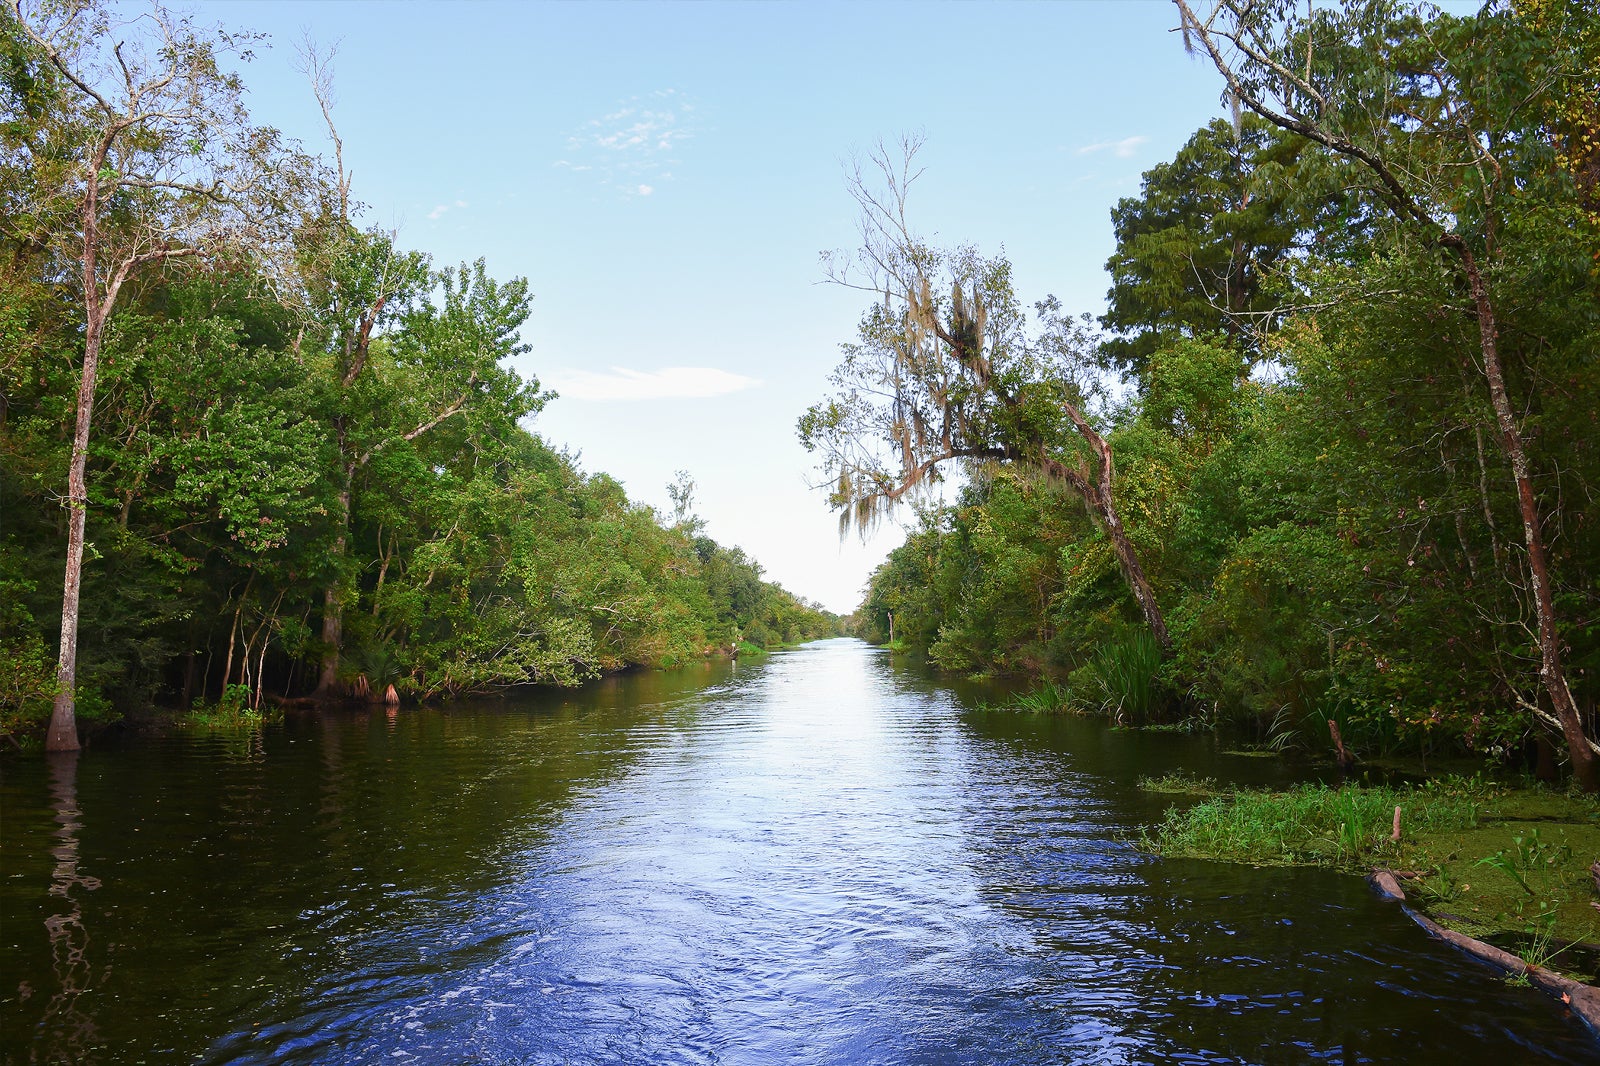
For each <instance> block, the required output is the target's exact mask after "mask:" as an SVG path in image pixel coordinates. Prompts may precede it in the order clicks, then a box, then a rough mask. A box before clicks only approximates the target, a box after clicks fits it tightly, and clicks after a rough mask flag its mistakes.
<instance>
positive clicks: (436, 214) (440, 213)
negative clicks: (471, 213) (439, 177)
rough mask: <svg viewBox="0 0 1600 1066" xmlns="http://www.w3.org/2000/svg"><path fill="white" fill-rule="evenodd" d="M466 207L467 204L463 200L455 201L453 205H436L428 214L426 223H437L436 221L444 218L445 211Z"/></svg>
mask: <svg viewBox="0 0 1600 1066" xmlns="http://www.w3.org/2000/svg"><path fill="white" fill-rule="evenodd" d="M466 206H467V202H466V201H465V200H457V201H456V202H455V203H454V204H438V205H436V206H435V207H434V209H433V210H432V211H429V212H428V221H429V222H437V221H439V219H441V218H443V217H444V215H445V213H446V212H447V211H450V210H453V209H454V208H457V207H466Z"/></svg>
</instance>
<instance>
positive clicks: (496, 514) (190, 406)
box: [0, 4, 840, 746]
mask: <svg viewBox="0 0 1600 1066" xmlns="http://www.w3.org/2000/svg"><path fill="white" fill-rule="evenodd" d="M156 15H157V17H158V19H159V20H160V22H161V23H162V26H163V32H164V34H165V36H164V37H161V38H157V39H155V41H154V43H153V44H152V42H151V40H128V41H125V42H123V41H121V40H120V39H116V40H114V39H111V38H108V37H106V36H105V33H104V23H103V21H96V20H97V19H102V18H103V12H101V11H100V9H99V8H98V7H97V6H96V5H93V4H67V5H58V6H57V7H54V8H49V9H46V10H44V11H42V12H39V13H32V14H30V15H29V16H28V17H30V18H34V17H35V16H36V18H35V20H34V21H31V22H29V21H19V19H18V18H17V16H16V15H15V14H14V13H13V12H12V11H11V10H10V9H7V11H6V12H5V13H4V15H3V17H0V28H3V29H4V37H3V41H0V43H3V51H4V56H3V58H4V60H5V61H4V62H3V63H0V101H3V106H0V113H3V116H4V122H3V123H0V188H3V189H4V192H3V194H0V204H3V209H4V213H3V216H0V390H3V392H0V735H17V734H25V733H28V732H31V731H33V730H36V729H39V728H41V727H42V724H43V722H44V719H45V718H46V717H47V716H48V715H49V714H50V711H51V706H52V703H53V702H54V703H55V704H56V705H57V710H58V717H59V712H60V708H61V704H62V702H63V699H65V702H66V708H67V711H68V714H69V717H68V725H69V727H70V724H71V712H72V711H73V709H74V708H75V709H76V714H77V716H78V717H87V718H90V719H96V718H101V719H103V718H106V717H108V716H112V715H115V714H118V713H121V712H122V711H124V710H126V709H128V708H130V707H133V706H135V705H139V704H143V703H147V702H149V701H159V702H163V703H167V704H181V705H183V706H188V705H189V704H191V703H192V702H195V701H213V700H216V699H218V698H219V697H222V696H224V695H226V696H227V697H228V698H230V699H232V700H235V701H241V700H242V701H248V702H253V703H260V702H261V701H263V700H266V699H269V698H271V697H279V698H283V697H295V696H303V695H307V694H311V695H315V696H317V697H319V698H339V697H344V696H347V695H349V694H351V693H353V692H354V693H360V694H368V693H371V694H378V693H382V692H383V691H385V690H386V688H387V687H388V686H389V685H391V684H393V685H394V686H396V689H397V691H398V693H400V694H401V695H403V696H407V697H427V696H435V695H443V694H460V693H474V692H485V691H489V690H497V689H504V688H506V687H509V686H515V685H524V684H555V685H573V684H577V683H579V682H581V681H583V680H585V679H586V678H591V677H594V676H596V675H598V674H600V673H602V672H605V671H613V670H618V669H622V668H625V667H628V666H632V665H636V664H639V665H650V666H671V665H674V664H681V663H684V662H687V661H690V660H694V659H699V658H701V657H703V656H706V655H707V654H727V653H728V652H729V651H730V650H731V649H732V648H733V647H734V646H735V645H736V644H738V643H739V642H741V641H746V642H750V643H753V644H756V645H767V644H774V643H779V642H797V641H802V640H807V639H812V638H816V637H819V636H823V635H827V634H831V633H834V632H836V631H837V630H838V628H839V624H840V623H839V619H837V618H836V617H834V616H831V615H829V614H827V613H826V612H824V611H823V610H822V609H821V608H820V607H819V606H817V605H816V604H811V603H806V602H803V601H801V600H799V599H797V598H796V597H795V596H793V595H791V594H789V593H788V592H786V591H784V590H783V589H782V588H780V587H778V586H777V585H775V584H773V583H771V582H766V581H763V580H762V577H761V573H762V572H761V568H760V566H758V565H757V564H756V563H755V562H754V561H753V560H751V559H749V558H747V557H746V556H745V555H744V553H743V552H742V551H740V550H739V549H738V548H726V547H723V546H721V545H719V544H717V543H715V542H714V541H713V540H711V539H710V538H708V537H706V536H704V535H703V534H702V532H701V527H700V524H699V522H698V521H697V520H696V519H695V518H694V517H693V514H692V509H691V508H692V500H691V498H690V492H691V489H692V483H690V482H688V481H687V480H686V479H685V480H681V481H680V483H679V484H678V485H677V486H675V487H674V498H675V500H676V502H677V503H678V509H677V512H676V513H675V514H674V515H671V516H662V515H658V514H657V513H656V512H654V511H652V510H651V509H650V508H648V507H645V506H642V505H640V504H637V503H633V502H630V501H629V499H628V497H627V496H626V494H625V493H624V492H623V490H622V488H621V486H620V485H618V483H617V482H616V481H614V480H613V479H611V478H610V477H608V476H606V475H605V474H585V473H583V472H582V471H581V470H580V469H579V468H578V466H577V464H576V463H575V462H574V461H573V459H572V458H571V457H570V456H569V455H567V454H566V453H565V452H563V451H561V450H560V449H559V448H557V447H553V446H551V445H550V444H549V443H547V442H545V441H544V440H543V439H541V438H540V437H539V436H538V435H537V434H536V433H534V432H531V431H530V430H529V429H527V428H525V426H526V425H527V424H528V423H529V422H530V421H531V420H532V419H533V416H535V415H536V414H537V412H538V411H539V409H540V408H541V407H542V406H543V405H544V403H546V402H547V401H548V400H549V399H550V396H549V394H547V393H543V392H541V391H540V389H539V386H538V383H537V382H536V381H532V380H525V379H523V378H521V377H519V376H518V374H517V373H516V372H515V371H514V370H513V369H512V365H513V360H514V359H515V358H516V357H518V356H521V355H523V354H524V353H525V352H526V350H527V349H526V348H525V346H523V345H522V344H521V342H520V341H519V339H518V332H517V331H518V329H519V328H520V327H521V326H522V325H523V322H524V320H525V319H526V317H527V315H528V311H529V304H530V296H529V294H528V291H527V286H526V284H525V283H524V282H523V281H521V280H512V281H509V282H504V283H500V282H496V281H495V280H494V279H493V278H491V277H490V276H488V274H487V273H486V272H485V270H484V266H483V263H482V262H481V261H480V262H478V263H476V264H470V265H463V266H461V267H459V268H455V269H448V270H436V269H434V267H433V266H432V265H431V264H430V262H429V261H428V259H427V257H426V256H424V255H422V254H420V253H418V252H415V251H409V250H406V249H403V248H401V247H400V246H399V245H398V244H396V242H395V240H394V238H393V236H392V235H390V234H387V233H384V232H381V231H379V230H375V229H363V228H360V227H359V226H357V225H356V224H354V223H353V222H352V221H351V215H352V208H351V205H350V201H349V188H348V182H347V180H346V178H345V176H344V174H343V173H342V171H340V170H338V169H329V168H327V167H324V166H323V165H322V163H321V161H320V160H316V159H313V158H309V157H306V156H304V155H303V154H300V153H298V152H297V151H296V150H295V149H293V148H292V146H286V145H284V144H283V143H282V142H281V141H280V140H279V139H278V138H277V136H276V134H274V133H273V132H272V131H267V130H261V129H257V128H253V127H250V126H249V125H248V122H247V116H245V115H244V113H243V112H242V110H240V109H239V108H238V107H237V106H236V105H237V103H238V90H239V86H238V84H237V82H236V81H235V80H233V79H232V78H231V76H229V75H227V74H225V73H224V72H222V71H221V70H220V69H219V68H218V66H217V62H216V60H217V55H218V54H219V52H220V51H222V50H224V49H225V48H226V47H227V46H228V44H229V41H228V40H227V39H226V38H221V37H216V36H209V37H208V36H206V35H204V34H200V33H198V32H197V31H195V30H194V29H193V28H192V26H190V25H189V24H188V23H187V22H185V21H184V20H182V19H179V18H176V17H174V16H171V15H169V14H168V13H166V12H164V11H160V10H159V9H158V10H157V11H156ZM152 25H153V24H152V23H151V22H150V20H149V19H148V18H147V19H146V20H143V21H142V22H140V23H134V24H132V25H131V26H127V25H125V26H123V27H121V28H120V29H119V30H118V32H119V33H123V32H126V33H135V32H145V33H150V32H153V31H152ZM141 27H142V30H141ZM119 43H121V44H122V48H121V51H119V52H118V53H117V56H116V62H115V63H110V62H108V61H107V59H108V55H109V50H110V47H111V46H112V45H113V44H119ZM51 49H54V52H53V53H52V51H51ZM164 74H168V75H171V76H170V77H169V78H168V79H167V80H166V81H162V76H163V75H164ZM325 88H326V82H325V81H324V82H321V83H319V92H321V91H324V90H325ZM309 91H310V90H309V89H308V92H309ZM324 99H326V97H325V96H324ZM151 116H155V117H153V118H152V117H151ZM91 422H92V425H91ZM75 431H81V432H82V433H83V435H84V439H86V441H87V447H86V449H84V451H83V455H82V460H83V465H82V469H81V472H80V471H78V470H75V469H74V455H73V452H74V433H75ZM80 481H81V485H82V487H81V488H80V487H79V483H80ZM80 501H81V507H80V506H75V505H76V504H78V503H79V502H80ZM75 511H76V512H77V513H78V514H81V515H82V517H83V521H84V526H83V530H82V536H81V549H80V548H77V547H73V542H74V539H75V537H76V534H75V533H74V530H73V528H72V527H73V520H74V517H75V514H74V513H75ZM78 551H81V560H82V561H81V574H80V577H81V588H82V594H81V609H78V608H77V605H76V604H73V603H71V602H68V605H67V608H66V609H64V607H63V602H64V601H63V572H64V571H66V572H69V573H70V572H71V567H72V565H73V563H72V555H73V553H74V552H78ZM64 563H65V564H66V565H65V566H64ZM68 600H69V601H70V600H71V597H68ZM64 618H67V619H69V620H70V623H71V625H72V627H73V628H74V629H75V631H76V632H75V639H73V640H70V641H67V642H63V641H62V640H61V637H62V622H63V619H64ZM66 644H71V645H72V649H73V652H74V661H73V664H72V666H73V670H72V672H71V673H69V674H63V673H62V668H61V665H60V663H61V662H62V661H64V659H65V657H64V656H60V655H58V653H59V652H60V650H61V649H62V648H63V647H64V646H65V645H66ZM62 677H67V678H69V679H70V681H71V684H70V685H64V684H63V683H62V681H61V680H60V679H61V678H62ZM69 746H70V745H69Z"/></svg>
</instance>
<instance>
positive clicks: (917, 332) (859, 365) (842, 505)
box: [799, 137, 1172, 651]
mask: <svg viewBox="0 0 1600 1066" xmlns="http://www.w3.org/2000/svg"><path fill="white" fill-rule="evenodd" d="M920 146H921V142H920V139H918V138H916V137H908V138H905V139H904V140H903V141H902V142H901V143H900V145H899V157H898V159H897V158H895V156H894V155H893V154H891V152H890V151H889V150H887V149H886V148H885V147H884V146H882V145H880V146H879V147H878V149H877V150H876V151H875V152H874V153H873V154H872V156H871V157H870V159H869V163H868V166H867V167H866V168H863V167H862V166H860V165H857V167H856V168H855V170H854V171H853V172H852V174H851V176H850V178H849V180H848V184H849V189H850V193H851V195H852V196H853V197H854V198H855V200H856V202H857V203H858V204H859V205H860V207H861V224H860V233H861V245H860V248H859V250H858V251H857V252H856V253H855V254H854V255H838V254H830V255H826V256H824V269H825V271H826V273H827V276H828V279H829V280H830V281H833V282H835V283H837V284H841V285H845V286H847V287H850V288H856V289H860V290H862V291H865V292H870V293H873V294H874V297H875V300H874V305H873V307H872V308H871V309H870V310H869V311H868V312H867V314H866V315H865V316H864V317H863V319H862V322H861V326H860V340H859V342H858V343H855V344H849V345H845V346H844V352H845V358H844V361H843V362H842V363H841V364H840V366H839V367H838V368H837V369H836V370H835V371H834V374H833V378H832V381H833V384H834V385H835V387H836V388H837V390H838V391H837V392H836V394H835V395H834V397H833V398H832V399H830V400H828V401H826V402H824V403H820V404H817V405H814V406H813V407H812V408H811V409H810V410H809V411H807V413H806V414H805V416H804V417H802V418H801V420H800V426H799V430H800V436H801V440H802V441H803V443H804V444H805V446H806V447H807V449H808V450H811V451H814V452H820V454H821V458H822V467H823V469H824V471H825V473H826V476H827V478H828V483H829V484H830V486H831V487H832V493H831V496H830V502H831V503H832V504H833V506H834V507H836V508H838V509H839V512H840V532H841V533H844V532H847V531H848V530H849V529H850V528H851V527H852V526H854V527H857V528H861V529H865V528H867V527H869V526H871V525H872V524H874V523H875V522H876V521H877V520H878V519H879V518H880V517H881V516H882V515H883V514H884V513H885V511H886V510H887V509H888V508H890V507H892V506H894V505H895V504H896V503H898V502H899V501H901V500H902V499H903V498H905V497H906V496H907V495H908V494H914V493H916V492H918V491H920V490H923V489H925V488H927V487H928V486H930V485H932V484H934V483H936V482H938V481H939V480H940V478H941V477H942V476H943V474H942V471H943V470H944V469H945V468H946V467H948V466H949V465H951V464H959V463H985V462H1010V463H1016V464H1018V465H1020V466H1022V467H1024V468H1027V469H1030V470H1032V471H1035V472H1037V473H1038V474H1040V475H1042V476H1043V477H1045V478H1047V479H1049V480H1052V481H1055V482H1058V483H1061V484H1065V485H1066V486H1067V487H1069V488H1070V489H1071V490H1072V491H1073V492H1074V493H1076V494H1077V495H1078V497H1079V498H1080V499H1082V500H1083V502H1084V505H1085V507H1086V508H1087V509H1088V511H1089V513H1090V515H1091V517H1092V518H1093V520H1094V521H1095V523H1096V524H1097V525H1098V526H1099V527H1100V529H1101V530H1102V531H1103V532H1104V533H1105V535H1106V537H1107V539H1108V540H1110V542H1111V546H1112V550H1113V551H1114V553H1115V555H1116V558H1117V562H1118V565H1119V566H1120V568H1121V570H1122V574H1123V577H1124V579H1125V580H1126V582H1127V584H1128V588H1129V591H1130V592H1132V594H1133V597H1134V599H1135V601H1136V602H1137V604H1138V606H1139V610H1140V612H1141V613H1142V614H1143V616H1144V618H1145V621H1146V623H1147V624H1148V625H1149V628H1150V632H1151V635H1152V636H1154V637H1155V639H1156V640H1157V642H1158V643H1159V644H1160V646H1161V648H1162V649H1163V651H1167V650H1170V649H1171V644H1172V641H1171V637H1170V635H1169V633H1168V631H1167V626H1166V621H1165V619H1164V618H1163V616H1162V613H1161V609H1160V606H1159V604H1158V603H1157V600H1156V596H1155V592H1154V589H1153V588H1152V586H1151V584H1150V581H1149V579H1148V578H1147V576H1146V575H1145V572H1144V567H1143V566H1142V565H1141V563H1140V560H1139V555H1138V552H1137V551H1136V550H1135V548H1134V545H1133V542H1132V541H1131V540H1130V539H1129V537H1128V535H1127V530H1126V527H1125V526H1124V524H1123V522H1122V518H1121V515H1120V513H1119V512H1118V509H1117V505H1116V496H1115V493H1114V483H1115V474H1116V471H1115V464H1114V462H1113V456H1112V449H1111V445H1110V443H1109V442H1108V441H1107V440H1106V439H1105V437H1104V436H1103V435H1102V434H1100V433H1099V432H1098V431H1097V430H1096V429H1095V427H1094V425H1093V423H1092V422H1091V420H1090V419H1089V418H1088V417H1087V416H1086V414H1085V403H1084V395H1085V392H1086V391H1087V383H1086V381H1085V380H1084V373H1085V371H1086V369H1087V368H1088V367H1090V366H1091V365H1092V363H1093V358H1092V351H1091V349H1092V347H1093V337H1092V335H1091V334H1090V332H1089V330H1088V326H1087V325H1086V324H1085V323H1083V322H1081V321H1079V320H1075V319H1071V318H1069V317H1067V316H1064V315H1062V314H1061V313H1060V310H1059V307H1058V306H1057V305H1056V303H1055V301H1054V300H1053V299H1052V300H1048V301H1046V302H1044V303H1041V304H1040V305H1038V309H1039V312H1040V315H1041V318H1042V320H1043V326H1044V329H1043V330H1042V332H1041V333H1040V334H1039V335H1038V336H1036V337H1034V338H1029V337H1028V336H1027V333H1026V320H1025V316H1024V315H1023V314H1022V312H1021V310H1020V309H1019V308H1018V306H1017V301H1016V298H1015V296H1014V294H1013V291H1012V286H1011V268H1010V264H1008V263H1007V262H1005V261H1004V260H1003V259H984V258H982V257H981V256H979V255H978V254H977V252H976V251H974V250H973V249H971V248H958V249H956V250H954V251H947V250H941V249H938V248H935V247H933V246H931V245H929V244H928V243H926V242H925V241H923V240H921V239H920V238H919V237H917V236H916V235H915V233H914V232H913V230H912V228H911V225H910V222H909V220H908V217H907V213H906V200H907V195H908V193H909V191H910V187H911V185H912V184H913V182H915V181H916V179H917V177H918V175H919V174H920V173H921V172H920V171H919V170H918V169H916V154H917V151H918V149H919V148H920Z"/></svg>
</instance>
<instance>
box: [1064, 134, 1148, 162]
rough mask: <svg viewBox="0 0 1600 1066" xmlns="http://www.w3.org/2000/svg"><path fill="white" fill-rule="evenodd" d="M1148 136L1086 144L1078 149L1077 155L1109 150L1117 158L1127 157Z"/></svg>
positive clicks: (1137, 148) (1136, 149)
mask: <svg viewBox="0 0 1600 1066" xmlns="http://www.w3.org/2000/svg"><path fill="white" fill-rule="evenodd" d="M1149 139H1150V138H1148V137H1142V136H1141V137H1124V138H1123V139H1122V140H1120V141H1099V142H1096V143H1095V144H1086V145H1084V146H1083V147H1082V148H1079V149H1078V154H1079V155H1091V154H1093V153H1095V152H1103V151H1105V150H1106V149H1108V148H1109V149H1110V150H1111V154H1112V155H1114V156H1116V157H1117V158H1118V159H1127V158H1129V157H1130V156H1132V155H1133V153H1134V152H1136V151H1138V150H1139V146H1140V145H1141V144H1143V143H1144V142H1146V141H1148V140H1149Z"/></svg>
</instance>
